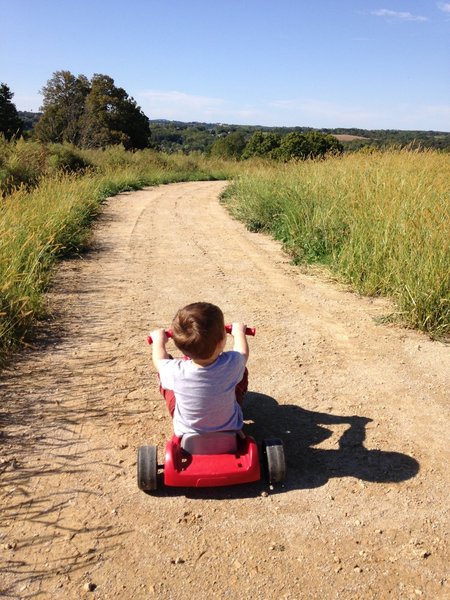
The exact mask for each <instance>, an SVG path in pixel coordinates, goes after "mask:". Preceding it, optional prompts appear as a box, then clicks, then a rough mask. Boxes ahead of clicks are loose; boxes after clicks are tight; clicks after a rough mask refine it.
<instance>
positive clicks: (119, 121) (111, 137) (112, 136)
mask: <svg viewBox="0 0 450 600" xmlns="http://www.w3.org/2000/svg"><path fill="white" fill-rule="evenodd" d="M149 138H150V122H149V119H148V117H146V115H144V113H143V112H142V110H141V109H140V108H139V106H137V104H136V102H135V100H134V99H133V98H130V97H129V96H128V94H127V93H126V92H125V90H124V89H122V88H118V87H116V86H115V85H114V80H113V79H112V78H111V77H109V76H108V75H100V74H96V75H94V76H93V78H92V80H91V91H90V92H89V95H88V96H87V98H86V103H85V110H84V114H83V116H82V119H81V145H82V146H83V147H91V148H104V147H106V146H108V145H111V144H123V145H124V147H125V148H126V149H140V148H146V147H147V146H148V144H149Z"/></svg>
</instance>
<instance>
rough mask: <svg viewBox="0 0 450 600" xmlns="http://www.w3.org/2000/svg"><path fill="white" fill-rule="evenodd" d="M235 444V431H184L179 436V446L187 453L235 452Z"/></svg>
mask: <svg viewBox="0 0 450 600" xmlns="http://www.w3.org/2000/svg"><path fill="white" fill-rule="evenodd" d="M237 446H238V445H237V435H236V432H235V431H214V432H210V433H185V434H184V435H183V437H182V438H181V447H182V448H183V450H184V451H185V452H188V453H189V454H236V452H237Z"/></svg>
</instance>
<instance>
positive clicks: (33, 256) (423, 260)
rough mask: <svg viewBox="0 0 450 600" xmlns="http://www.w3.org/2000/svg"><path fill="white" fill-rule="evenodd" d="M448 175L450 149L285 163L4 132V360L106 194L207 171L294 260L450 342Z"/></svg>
mask: <svg viewBox="0 0 450 600" xmlns="http://www.w3.org/2000/svg"><path fill="white" fill-rule="evenodd" d="M27 144H29V145H27ZM449 171H450V164H449V161H448V155H446V154H440V153H438V152H434V151H428V152H408V151H389V152H384V153H381V152H380V153H378V152H376V153H372V154H364V153H359V154H349V155H345V156H344V157H335V158H329V159H327V160H322V161H306V162H299V163H291V164H287V165H284V164H283V165H281V164H279V163H271V162H264V161H251V162H250V161H247V162H242V163H239V162H226V161H220V160H219V161H214V160H211V159H209V160H207V159H205V158H203V157H202V156H200V155H190V156H184V155H165V154H161V153H155V152H153V151H150V150H145V151H140V152H135V153H130V152H125V150H124V149H123V148H120V147H112V148H108V149H107V150H105V151H100V150H95V151H80V150H77V149H75V148H72V147H67V146H61V145H52V146H49V147H43V146H39V145H38V144H36V143H34V142H20V143H19V142H17V143H16V142H14V143H10V144H8V143H6V142H4V141H2V140H0V191H1V192H2V193H3V195H4V197H3V199H2V198H1V197H0V362H2V360H3V359H4V358H5V357H6V356H7V354H8V353H9V351H10V350H11V349H13V348H15V347H17V346H18V345H19V344H20V342H21V341H23V340H26V338H27V336H28V334H29V332H30V329H31V328H32V326H33V323H34V322H35V321H36V319H37V318H39V317H41V316H42V315H43V312H44V300H43V299H44V292H45V290H46V289H47V287H48V284H49V281H50V278H51V274H52V269H53V266H54V264H55V261H56V260H57V259H58V258H59V257H61V256H65V255H69V254H73V253H78V252H81V251H83V249H84V248H86V246H87V245H88V243H89V239H90V227H91V222H92V220H93V219H94V218H95V216H96V215H97V214H98V212H99V210H101V205H102V202H103V201H104V199H105V198H107V197H109V196H113V195H115V194H117V193H119V192H122V191H125V190H135V189H140V188H142V187H144V186H150V185H158V184H163V183H170V182H177V181H194V180H208V179H231V178H232V179H233V180H234V183H233V184H232V186H231V187H230V188H229V189H228V190H227V192H226V194H225V201H226V203H227V205H228V207H229V209H230V210H231V211H232V213H233V214H234V215H235V216H237V217H238V218H239V219H241V220H243V221H244V222H245V223H246V224H247V226H248V227H249V228H250V229H252V230H253V231H259V230H264V231H268V232H271V233H272V234H273V235H274V236H275V237H276V238H277V239H279V240H281V241H282V242H283V244H284V246H285V248H286V249H287V251H288V252H290V254H291V255H292V257H293V260H294V261H295V262H296V263H318V264H325V265H326V266H327V267H328V268H329V269H330V270H331V271H332V272H333V273H335V274H336V275H337V276H338V277H340V278H341V279H342V280H343V281H346V282H348V283H350V284H351V285H352V286H353V288H354V289H355V290H358V291H359V292H361V293H363V294H369V295H377V294H380V295H384V296H388V297H390V298H392V299H393V300H394V301H395V303H396V306H397V310H396V315H395V316H396V318H398V319H401V320H402V321H403V322H404V323H405V324H407V325H410V326H411V327H415V328H418V329H421V330H424V331H426V332H428V333H429V334H430V335H432V336H434V337H442V338H445V337H446V336H448V335H449V334H450V268H449V265H450V248H449V241H450V229H449V223H450V212H449V205H450V198H449V183H448V182H449V181H450V172H449Z"/></svg>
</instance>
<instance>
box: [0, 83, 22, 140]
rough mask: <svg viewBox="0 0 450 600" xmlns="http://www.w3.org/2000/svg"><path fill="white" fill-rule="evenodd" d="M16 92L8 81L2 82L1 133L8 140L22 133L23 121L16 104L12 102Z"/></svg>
mask: <svg viewBox="0 0 450 600" xmlns="http://www.w3.org/2000/svg"><path fill="white" fill-rule="evenodd" d="M13 96H14V94H13V93H12V92H11V90H10V89H9V87H8V86H7V85H6V83H0V133H3V135H4V136H5V138H6V139H7V140H10V139H11V138H12V137H14V136H20V135H22V131H23V121H22V120H21V119H20V117H19V115H18V113H17V109H16V105H15V104H14V103H13V102H11V100H12V98H13Z"/></svg>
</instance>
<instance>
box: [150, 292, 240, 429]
mask: <svg viewBox="0 0 450 600" xmlns="http://www.w3.org/2000/svg"><path fill="white" fill-rule="evenodd" d="M245 329H246V326H245V324H244V323H233V325H232V331H231V334H232V336H233V338H234V343H233V349H232V350H231V351H227V352H225V351H224V349H225V344H226V336H227V334H226V332H225V324H224V317H223V313H222V311H221V310H220V308H219V307H217V306H215V305H214V304H210V303H208V302H195V303H193V304H189V305H188V306H185V307H184V308H181V309H180V310H179V311H178V312H177V314H176V315H175V318H174V320H173V323H172V332H173V336H172V337H173V340H174V342H175V345H176V346H177V348H178V349H179V350H181V352H183V354H184V355H185V356H184V358H181V359H174V358H172V357H171V356H170V354H168V353H167V351H166V343H167V340H168V338H167V336H166V334H165V331H164V329H157V330H155V331H153V332H152V333H151V337H152V339H153V347H152V359H153V364H154V365H155V368H156V369H157V371H158V375H159V380H160V384H161V387H160V390H161V393H162V395H163V396H164V398H165V400H166V404H167V408H168V409H169V412H170V414H171V416H172V418H173V429H174V433H175V435H177V436H182V435H184V434H185V433H193V432H195V433H206V432H214V431H237V432H239V431H240V430H241V429H242V426H243V418H242V409H241V406H242V403H243V400H244V395H245V392H246V391H247V386H248V371H247V368H246V366H245V365H246V363H247V359H248V355H249V347H248V343H247V338H246V336H245Z"/></svg>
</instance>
